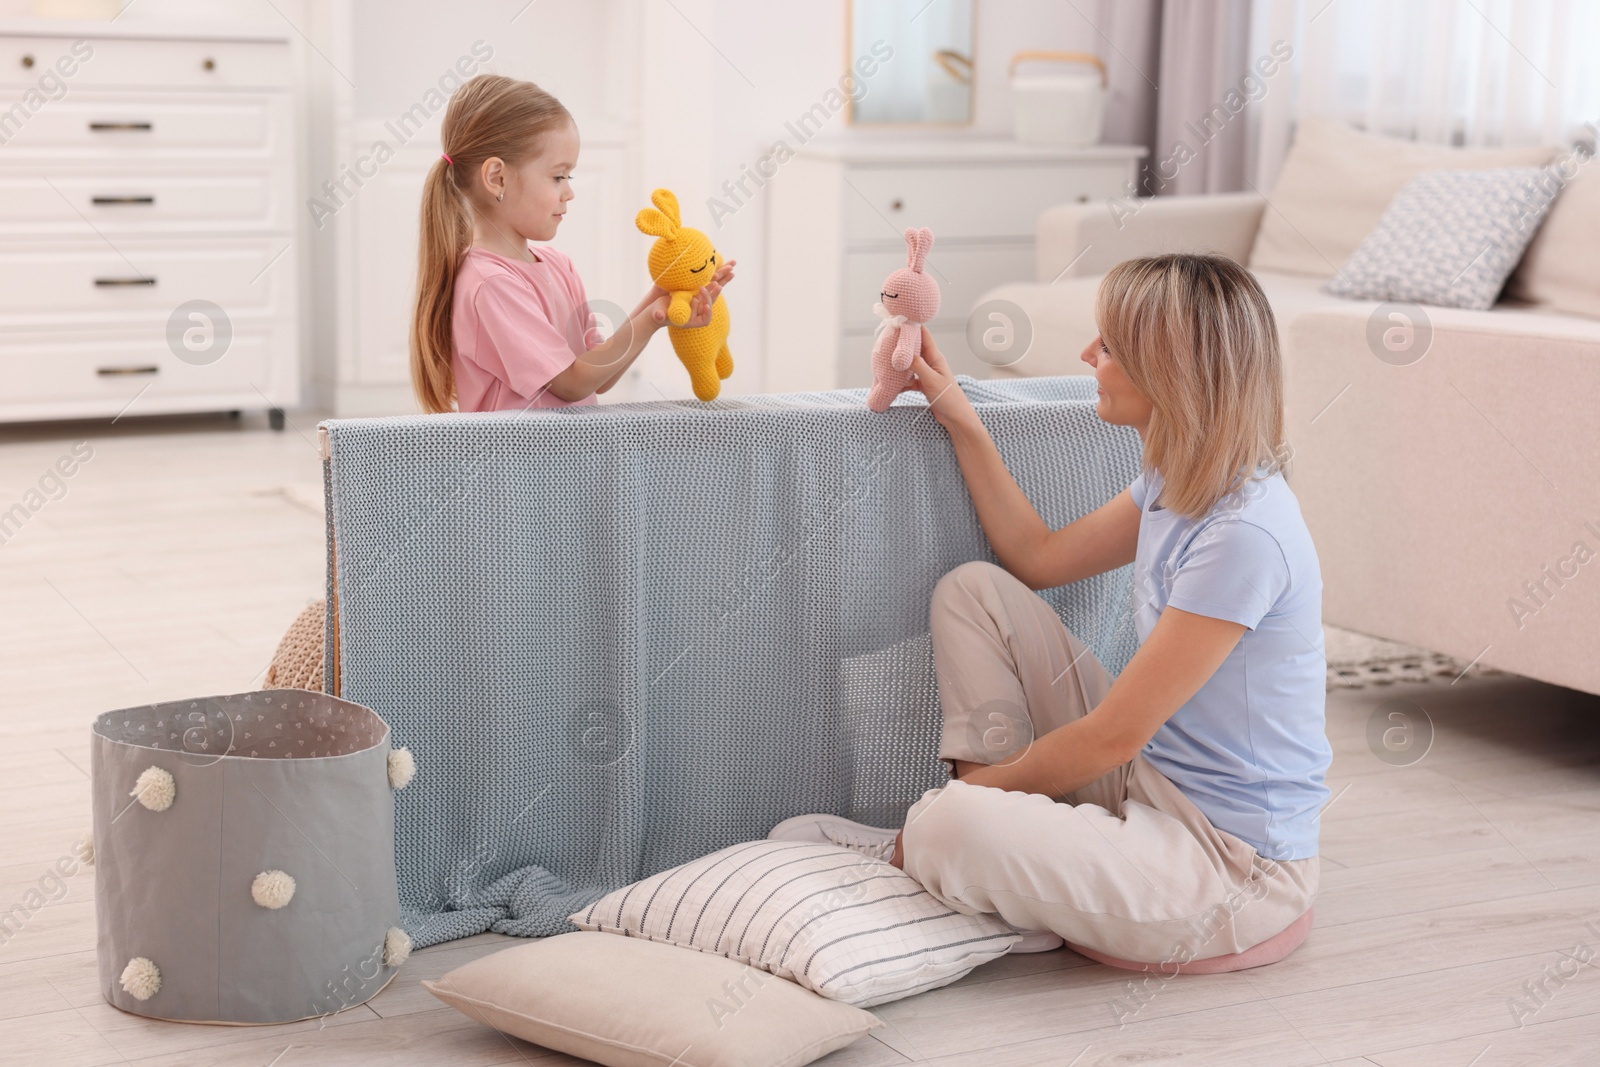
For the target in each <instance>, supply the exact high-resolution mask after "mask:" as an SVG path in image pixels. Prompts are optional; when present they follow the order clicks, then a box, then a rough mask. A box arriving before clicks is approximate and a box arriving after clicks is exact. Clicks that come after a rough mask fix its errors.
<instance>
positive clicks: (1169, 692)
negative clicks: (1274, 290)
mask: <svg viewBox="0 0 1600 1067" xmlns="http://www.w3.org/2000/svg"><path fill="white" fill-rule="evenodd" d="M1096 321H1097V322H1098V324H1099V326H1100V336H1099V337H1096V338H1095V339H1094V340H1093V341H1092V342H1091V343H1090V344H1089V346H1088V347H1087V348H1086V349H1084V351H1083V355H1082V358H1083V360H1084V362H1086V363H1088V364H1089V365H1090V366H1091V367H1093V368H1094V375H1095V379H1096V381H1097V383H1098V385H1099V389H1098V398H1097V401H1096V411H1097V413H1098V414H1099V416H1100V418H1101V419H1103V420H1105V421H1106V422H1109V423H1113V424H1116V425H1119V426H1132V427H1134V428H1135V429H1137V430H1138V431H1139V434H1140V436H1141V437H1142V439H1143V442H1144V458H1143V464H1142V465H1143V472H1142V473H1141V474H1140V475H1139V477H1138V478H1136V479H1135V480H1134V482H1133V484H1132V485H1131V486H1129V487H1128V488H1127V489H1125V490H1124V491H1122V492H1121V493H1119V494H1117V496H1116V497H1114V498H1113V499H1112V500H1111V501H1110V502H1109V503H1107V504H1106V505H1104V506H1103V507H1101V508H1100V509H1098V510H1097V511H1094V512H1092V513H1090V514H1088V515H1086V516H1084V517H1083V518H1081V519H1078V520H1077V521H1076V522H1073V523H1071V524H1070V525H1068V526H1066V527H1064V528H1062V529H1059V530H1051V529H1049V528H1048V527H1047V526H1046V525H1045V523H1044V521H1043V520H1042V519H1041V518H1040V517H1039V515H1038V513H1037V512H1035V511H1034V509H1033V507H1032V506H1031V505H1030V504H1029V503H1028V501H1027V498H1026V497H1024V496H1023V493H1022V490H1021V489H1020V488H1019V487H1018V486H1017V483H1016V482H1015V481H1014V480H1013V479H1012V478H1011V477H1010V475H1009V474H1008V473H1007V472H1006V469H1005V466H1004V464H1003V463H1002V461H1001V458H1000V454H999V453H998V452H997V451H996V449H995V445H994V442H993V441H992V440H991V439H990V437H989V435H988V433H987V432H986V431H985V429H984V427H983V424H982V423H981V422H980V421H978V417H977V415H976V414H975V412H974V411H973V408H972V405H971V404H970V403H969V402H968V401H967V399H966V397H965V396H964V395H963V394H962V392H961V390H960V389H958V388H955V387H954V381H953V379H952V377H951V374H950V371H949V368H948V366H947V365H946V363H945V361H944V357H943V356H942V355H941V354H940V353H939V350H938V348H937V347H936V346H935V345H934V344H933V339H932V338H931V337H930V336H928V335H927V333H926V332H924V334H923V341H922V343H923V356H922V358H919V359H917V360H916V361H915V362H914V363H913V367H914V370H915V374H916V378H915V379H914V381H913V383H912V384H911V385H908V386H907V388H915V389H918V390H920V391H921V392H922V393H923V394H925V395H926V396H927V398H928V400H929V403H930V404H931V407H932V413H933V416H934V418H935V419H937V420H938V421H939V423H940V424H941V425H943V426H944V427H945V428H946V430H948V431H949V433H950V437H951V440H952V442H953V444H954V446H955V452H956V458H957V460H958V462H959V464H960V467H961V473H962V475H963V477H964V478H965V480H966V484H967V488H968V491H969V492H970V493H971V496H972V500H973V503H974V505H975V506H976V508H977V512H978V517H979V519H980V521H981V522H982V524H983V530H984V533H985V534H986V535H987V536H988V539H989V543H990V545H991V546H992V547H993V549H994V553H995V555H996V557H998V558H999V560H1000V563H1001V564H1002V566H1001V567H997V566H994V565H993V564H990V563H987V562H982V561H977V562H972V563H966V564H963V565H962V566H960V567H957V568H956V569H955V570H953V571H951V572H950V573H949V574H947V575H945V576H944V577H943V578H942V579H941V580H940V581H939V584H938V585H937V586H936V587H935V589H934V593H933V604H932V609H931V612H930V615H931V618H930V628H931V630H932V638H933V651H934V658H935V661H936V666H937V668H938V684H939V697H940V703H941V705H942V709H943V715H944V729H943V735H942V738H941V745H940V752H939V754H940V756H941V758H943V759H945V760H946V761H947V762H949V764H950V766H951V770H952V774H953V775H954V780H953V781H951V782H950V783H949V784H948V785H947V786H945V787H944V788H943V789H939V790H933V791H930V792H929V793H927V794H926V795H925V796H924V797H923V798H922V799H921V800H920V801H918V802H917V804H916V805H915V806H914V807H913V808H912V809H911V810H910V811H909V812H908V813H907V816H906V823H905V826H904V828H903V829H901V830H900V831H898V832H896V831H895V830H881V829H877V828H874V827H867V826H861V825H858V824H855V823H849V822H847V821H845V820H843V819H839V818H836V817H833V816H827V815H822V816H816V815H813V816H800V817H799V818H796V819H791V820H788V821H786V822H784V823H780V824H779V825H778V826H777V827H776V828H774V830H773V836H775V837H780V838H786V839H796V840H824V841H827V840H831V841H834V842H836V843H840V844H846V845H849V846H851V847H855V848H858V849H860V850H862V851H866V852H868V853H869V854H873V855H878V856H881V857H883V858H889V859H891V862H893V863H895V864H896V865H899V866H903V867H904V869H905V871H906V873H908V874H910V875H911V876H912V877H914V878H915V879H916V880H917V881H918V882H920V883H922V885H923V886H925V887H926V888H927V889H928V891H929V892H931V893H933V894H934V895H935V896H936V897H939V898H940V899H941V900H943V901H944V902H945V903H947V904H948V905H949V906H950V907H952V908H955V909H957V910H959V911H962V912H965V913H969V914H970V913H973V912H993V913H997V914H998V915H1000V916H1001V917H1002V918H1003V919H1005V920H1006V921H1007V922H1009V923H1011V924H1012V925H1013V926H1015V927H1017V928H1018V929H1020V930H1024V931H1029V932H1033V936H1031V937H1028V938H1025V939H1024V943H1023V946H1019V947H1022V948H1023V950H1024V951H1026V950H1027V949H1028V948H1032V949H1035V950H1042V949H1047V948H1053V947H1056V946H1058V945H1060V943H1061V940H1062V939H1063V938H1064V939H1065V940H1067V941H1069V942H1071V943H1072V945H1073V946H1074V947H1076V948H1079V949H1080V950H1081V951H1083V952H1085V953H1086V954H1089V955H1091V956H1094V957H1095V958H1099V959H1102V960H1104V961H1106V962H1113V963H1122V964H1128V963H1133V964H1141V963H1146V964H1155V965H1159V966H1161V967H1162V968H1163V970H1166V971H1168V972H1169V973H1170V972H1172V971H1177V970H1186V969H1187V970H1208V969H1209V970H1221V969H1229V968H1232V967H1237V966H1250V965H1255V964H1258V963H1270V962H1272V961H1273V960H1274V959H1276V958H1278V957H1280V956H1281V955H1283V954H1284V953H1286V952H1288V951H1289V950H1290V949H1292V948H1293V947H1294V945H1295V944H1297V943H1298V942H1299V940H1300V939H1301V938H1303V937H1304V934H1305V930H1306V929H1307V928H1308V927H1309V923H1310V907H1311V902H1312V898H1313V897H1314V896H1315V895H1316V889H1317V831H1318V818H1319V815H1320V811H1321V808H1322V805H1323V803H1324V802H1325V801H1326V799H1327V796H1328V790H1327V789H1326V787H1325V786H1324V785H1323V776H1324V773H1325V771H1326V770H1327V767H1328V763H1329V761H1330V759H1331V751H1330V749H1329V746H1328V741H1327V738H1326V736H1325V734H1324V724H1323V700H1324V688H1325V682H1324V679H1325V675H1326V670H1327V666H1326V661H1325V659H1324V654H1323V643H1322V615H1321V607H1322V579H1321V572H1320V570H1319V568H1318V565H1317V555H1316V550H1315V549H1314V548H1313V546H1312V543H1311V537H1310V535H1309V534H1308V533H1307V531H1306V526H1305V522H1304V521H1303V520H1302V518H1301V516H1300V508H1299V505H1298V503H1297V502H1296V501H1295V498H1294V494H1293V493H1292V492H1290V490H1289V487H1288V485H1287V484H1286V483H1285V482H1284V479H1283V474H1282V473H1281V466H1282V458H1283V456H1284V455H1285V446H1284V443H1283V405H1282V385H1281V381H1282V369H1281V365H1280V362H1279V352H1278V338H1277V331H1276V328H1275V326H1274V323H1273V319H1272V312H1271V309H1270V308H1269V306H1268V304H1267V300H1266V297H1265V296H1264V295H1263V294H1262V292H1261V289H1260V287H1259V286H1258V285H1257V284H1256V281H1255V279H1254V278H1252V277H1251V276H1250V274H1249V273H1248V272H1247V271H1245V270H1244V269H1243V268H1242V267H1240V266H1239V265H1238V264H1236V263H1234V262H1233V261H1232V260H1229V259H1227V258H1225V257H1222V256H1200V255H1167V256H1156V257H1153V258H1148V259H1136V260H1129V261H1127V262H1125V263H1121V264H1118V265H1117V266H1116V267H1114V268H1112V270H1111V271H1110V272H1109V273H1108V274H1107V275H1106V277H1105V279H1104V281H1103V282H1102V283H1101V285H1100V290H1099V293H1098V298H1097V306H1096ZM1127 563H1132V564H1133V567H1134V570H1133V574H1134V596H1133V611H1134V613H1135V624H1136V629H1137V632H1138V635H1139V641H1140V646H1139V650H1138V652H1137V653H1136V654H1135V655H1134V657H1133V659H1132V660H1131V661H1130V662H1129V664H1128V666H1127V668H1126V669H1125V670H1123V672H1122V673H1121V674H1120V675H1119V676H1118V677H1117V679H1116V680H1115V682H1113V681H1112V680H1111V679H1110V678H1109V677H1108V676H1107V674H1106V671H1105V669H1104V668H1103V667H1101V665H1100V664H1099V663H1098V662H1097V661H1096V660H1095V658H1094V656H1093V654H1091V653H1090V652H1089V650H1088V649H1087V648H1086V647H1085V646H1084V645H1083V643H1082V642H1081V641H1080V640H1078V638H1077V637H1076V636H1074V635H1073V634H1071V633H1069V632H1068V631H1067V629H1066V628H1065V627H1064V626H1063V625H1062V623H1061V620H1060V618H1059V617H1058V616H1057V615H1056V613H1055V612H1054V611H1053V610H1052V609H1051V608H1050V606H1049V605H1048V604H1047V603H1045V601H1044V600H1043V599H1042V598H1040V597H1039V596H1037V595H1035V594H1034V593H1033V592H1031V590H1037V589H1047V588H1052V587H1054V586H1059V585H1065V584H1067V583H1069V582H1075V581H1078V580H1080V579H1082V578H1087V577H1089V576H1090V575H1094V574H1100V573H1102V572H1104V571H1108V570H1111V569H1113V568H1116V567H1121V566H1123V565H1124V564H1127ZM1208 961H1209V962H1208Z"/></svg>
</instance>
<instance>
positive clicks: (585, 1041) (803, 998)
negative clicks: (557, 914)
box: [422, 932, 879, 1067]
mask: <svg viewBox="0 0 1600 1067" xmlns="http://www.w3.org/2000/svg"><path fill="white" fill-rule="evenodd" d="M422 985H423V987H424V988H426V989H427V990H428V992H430V993H432V994H433V995H434V996H436V997H438V998H439V999H440V1000H442V1001H444V1002H445V1003H446V1004H448V1005H450V1006H451V1007H452V1008H455V1009H456V1010H457V1011H460V1012H463V1013H464V1014H466V1015H467V1016H469V1017H471V1018H473V1019H476V1020H478V1021H479V1022H481V1023H484V1024H485V1025H488V1026H492V1027H494V1028H495V1029H497V1030H501V1031H504V1032H505V1033H508V1034H512V1035H515V1036H516V1037H520V1038H523V1039H524V1040H527V1041H532V1042H533V1043H534V1044H537V1045H543V1046H545V1047H546V1048H552V1049H556V1050H557V1051H560V1052H566V1053H570V1054H571V1055H574V1056H581V1057H582V1058H584V1059H588V1060H593V1061H595V1062H596V1063H603V1064H609V1065H611V1067H655V1065H666V1064H677V1065H679V1067H761V1065H767V1067H798V1065H799V1064H803V1063H810V1062H811V1061H812V1060H814V1059H817V1058H819V1057H821V1056H825V1055H827V1054H828V1053H830V1052H832V1051H833V1050H834V1049H838V1048H843V1047H844V1046H846V1045H848V1044H850V1043H851V1042H852V1041H854V1040H856V1039H857V1038H859V1037H860V1036H861V1035H862V1034H865V1033H866V1032H867V1031H868V1030H871V1029H872V1028H873V1027H875V1026H878V1025H879V1022H878V1019H877V1018H876V1017H875V1016H873V1015H872V1014H871V1013H870V1012H865V1011H862V1010H861V1009H859V1008H852V1007H850V1006H849V1005H848V1004H840V1003H837V1002H836V1001H831V1000H824V999H823V998H822V997H819V996H817V995H816V994H815V993H812V992H809V991H807V990H804V989H801V988H800V987H799V986H797V985H795V984H794V983H793V982H790V981H788V980H786V979H783V978H778V977H775V976H773V975H770V974H766V973H764V972H762V971H758V970H755V969H754V968H751V967H746V966H744V965H742V964H738V963H735V962H733V961H732V960H729V959H724V958H723V957H721V956H712V955H709V954H707V953H704V952H695V951H694V950H693V949H687V948H678V947H677V946H675V945H663V944H660V943H658V942H655V941H645V940H643V939H641V938H636V937H618V936H617V935H615V934H600V933H583V932H580V933H575V934H561V935H559V936H556V937H550V938H545V939H544V940H542V941H533V942H530V943H528V944H526V945H518V946H517V947H516V948H508V949H506V950H505V951H503V952H496V953H495V954H494V955H492V956H485V957H484V958H483V959H480V960H474V961H473V962H471V963H469V964H467V965H466V966H464V967H457V968H456V969H455V970H453V971H451V972H450V973H449V974H447V975H445V976H444V977H442V978H440V979H439V980H438V981H435V982H423V983H422Z"/></svg>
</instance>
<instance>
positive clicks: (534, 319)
mask: <svg viewBox="0 0 1600 1067" xmlns="http://www.w3.org/2000/svg"><path fill="white" fill-rule="evenodd" d="M531 251H532V252H533V254H534V255H535V256H537V257H538V259H539V262H537V263H523V262H520V261H518V260H514V259H507V258H506V257H505V256H502V255H499V254H498V253H495V252H489V251H486V250H484V249H482V248H469V249H468V250H467V254H466V255H465V256H464V257H463V258H462V260H461V267H460V269H458V270H457V271H456V284H455V294H454V296H453V297H452V298H451V305H450V332H451V338H452V340H453V341H454V347H455V351H454V354H453V357H452V359H451V367H452V369H453V370H454V371H455V378H456V406H457V408H458V409H459V410H461V411H505V410H515V409H526V408H558V407H566V406H568V405H569V404H594V403H597V400H596V398H595V396H594V394H592V393H591V394H590V395H589V396H586V397H584V398H583V399H582V400H574V401H566V400H562V399H561V398H560V397H558V396H556V395H555V394H554V393H552V392H550V391H549V389H548V388H547V386H548V385H549V384H550V379H552V378H554V377H555V376H556V375H557V374H560V373H561V372H562V371H564V370H566V369H567V368H568V367H569V366H571V365H572V364H573V363H574V362H576V361H577V358H578V353H580V352H587V351H588V350H589V349H590V348H591V347H592V346H593V345H594V344H596V343H598V341H599V340H600V332H599V331H598V330H596V329H594V328H593V324H592V322H591V320H590V315H589V302H588V298H587V297H586V296H585V294H584V291H583V282H582V281H581V280H580V279H579V278H578V272H577V271H575V270H573V269H572V260H570V259H568V258H567V256H566V254H565V253H562V252H558V251H556V250H555V249H553V248H550V247H549V246H547V245H540V246H538V247H533V248H531Z"/></svg>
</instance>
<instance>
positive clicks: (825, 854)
mask: <svg viewBox="0 0 1600 1067" xmlns="http://www.w3.org/2000/svg"><path fill="white" fill-rule="evenodd" d="M571 919H572V921H573V922H574V923H576V924H577V925H578V927H579V928H581V929H584V930H601V931H605V932H606V933H613V934H623V935H625V936H628V937H644V938H648V939H650V940H651V941H665V942H668V943H670V944H674V945H681V946H683V947H684V948H693V949H699V950H700V951H701V952H710V953H713V954H715V955H718V956H726V957H728V958H729V959H731V960H737V961H738V962H740V963H744V964H748V965H749V966H752V967H757V968H760V969H761V970H764V971H769V972H771V973H772V974H775V975H778V976H779V977H780V978H788V979H791V980H793V981H795V982H798V983H800V984H801V985H803V986H805V987H806V988H807V989H810V990H812V991H813V992H815V993H819V994H821V995H822V996H825V997H828V998H830V999H832V1000H838V1001H843V1002H844V1003H846V1004H853V1005H855V1006H856V1007H858V1008H864V1007H868V1006H870V1005H873V1004H884V1003H887V1002H888V1001H891V1000H899V999H900V998H901V997H907V996H910V995H911V994H913V993H920V992H922V991H923V990H925V989H935V988H937V987H939V986H942V985H948V984H950V983H951V982H954V981H955V980H956V979H958V978H960V977H961V976H962V975H964V974H966V973H967V972H968V971H970V970H972V968H974V967H976V966H978V964H980V963H987V962H989V961H990V960H992V959H995V958H996V957H998V956H1003V955H1005V954H1006V953H1007V952H1008V951H1010V949H1011V946H1012V945H1014V944H1016V942H1017V941H1018V940H1019V938H1020V936H1021V935H1019V934H1018V933H1017V932H1016V931H1014V930H1013V929H1012V928H1011V927H1010V926H1008V925H1007V924H1006V923H1004V922H1002V921H1001V920H1000V919H999V918H997V917H995V916H993V915H963V914H961V913H960V912H956V911H952V910H951V909H950V908H947V907H945V906H944V904H942V903H940V902H939V900H938V899H936V898H935V897H934V896H933V895H932V894H931V893H929V892H928V891H927V890H925V889H923V888H922V887H921V886H920V885H918V884H917V883H916V882H915V881H913V880H912V879H911V877H910V876H909V875H907V874H906V873H905V872H904V871H901V870H900V869H899V868H897V867H894V866H892V865H891V864H888V863H885V862H884V861H882V860H875V859H869V858H867V857H866V856H863V855H861V854H860V853H858V852H854V851H851V850H850V849H847V848H840V847H839V846H837V845H819V844H807V843H801V842H794V841H752V842H749V843H748V844H743V845H733V846H731V847H729V848H725V849H723V850H722V851H720V852H713V853H712V854H711V855H709V856H703V857H701V858H700V859H697V860H694V861H692V862H690V863H685V864H683V865H682V866H680V867H674V868H672V869H671V870H669V871H662V872H661V873H660V874H658V875H655V876H653V877H651V878H646V879H644V880H643V881H641V882H635V883H634V884H633V885H630V886H624V887H623V888H621V889H618V890H616V891H615V892H613V893H610V894H608V895H606V896H604V897H602V898H600V899H599V900H597V901H596V902H595V903H594V904H592V905H590V906H589V907H588V908H586V909H585V910H583V911H580V912H578V913H577V914H576V915H573V916H571Z"/></svg>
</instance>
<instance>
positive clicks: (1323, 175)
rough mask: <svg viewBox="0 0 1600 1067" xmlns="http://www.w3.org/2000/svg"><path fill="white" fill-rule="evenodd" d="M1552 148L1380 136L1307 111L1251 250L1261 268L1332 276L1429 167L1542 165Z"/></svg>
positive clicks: (1254, 265) (1257, 267)
mask: <svg viewBox="0 0 1600 1067" xmlns="http://www.w3.org/2000/svg"><path fill="white" fill-rule="evenodd" d="M1551 155H1552V149H1550V148H1548V147H1544V146H1535V147H1531V148H1493V149H1487V148H1452V147H1450V146H1448V145H1434V144H1420V143H1418V142H1415V141H1403V140H1400V139H1398V138H1394V137H1379V136H1376V135H1373V134H1369V133H1363V132H1361V131H1360V130H1355V129H1352V128H1350V127H1349V126H1346V125H1344V124H1343V123H1341V122H1337V121H1334V120H1332V119H1325V118H1308V119H1303V120H1301V122H1300V125H1299V128H1298V129H1297V130H1296V131H1295V138H1294V144H1293V146H1292V147H1291V148H1290V149H1289V154H1288V156H1287V157H1286V158H1285V159H1284V161H1283V169H1282V171H1280V172H1279V175H1278V184H1277V186H1276V187H1275V188H1274V189H1273V190H1272V195H1271V196H1269V197H1268V198H1267V199H1268V204H1269V206H1268V207H1267V211H1266V214H1265V215H1263V216H1262V219H1261V228H1260V229H1259V230H1257V231H1256V240H1255V246H1254V247H1253V248H1252V249H1251V251H1250V264H1249V265H1250V267H1251V268H1252V269H1254V270H1269V271H1283V272H1287V273H1291V274H1314V275H1319V276H1321V277H1324V278H1326V277H1329V276H1331V275H1332V274H1333V273H1334V268H1335V267H1337V266H1339V265H1340V264H1342V263H1344V261H1345V260H1347V259H1349V258H1350V256H1351V254H1352V253H1353V252H1354V251H1355V250H1356V246H1357V245H1359V244H1360V243H1361V239H1362V238H1363V237H1365V236H1366V235H1367V234H1368V232H1370V231H1371V230H1372V228H1373V227H1374V226H1376V225H1377V224H1378V219H1379V218H1380V217H1382V215H1383V212H1384V209H1385V208H1387V207H1388V206H1389V201H1391V200H1393V199H1394V195H1395V193H1397V192H1399V191H1400V187H1401V186H1403V185H1404V184H1405V183H1406V182H1407V181H1409V180H1410V179H1411V178H1413V177H1415V176H1416V175H1418V174H1420V173H1422V172H1423V171H1427V170H1441V169H1449V170H1487V169H1490V168H1496V167H1537V166H1542V165H1543V164H1545V163H1547V162H1549V160H1550V157H1551Z"/></svg>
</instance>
